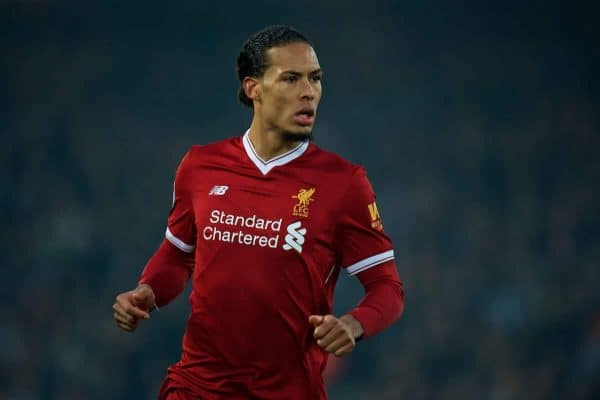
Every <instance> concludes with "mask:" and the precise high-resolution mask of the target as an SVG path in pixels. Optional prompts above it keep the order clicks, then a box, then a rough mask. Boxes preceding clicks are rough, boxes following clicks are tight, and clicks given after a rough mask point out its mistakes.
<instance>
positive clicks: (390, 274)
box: [309, 168, 404, 356]
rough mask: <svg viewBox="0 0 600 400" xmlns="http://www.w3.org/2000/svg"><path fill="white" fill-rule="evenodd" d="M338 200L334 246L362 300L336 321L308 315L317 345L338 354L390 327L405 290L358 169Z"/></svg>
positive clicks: (399, 311)
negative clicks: (354, 279) (360, 287)
mask: <svg viewBox="0 0 600 400" xmlns="http://www.w3.org/2000/svg"><path fill="white" fill-rule="evenodd" d="M342 198H343V199H344V201H343V203H342V204H341V207H340V209H339V220H338V226H337V229H336V242H335V243H336V248H337V250H338V252H339V259H338V262H339V264H338V265H341V266H342V267H343V269H344V270H345V271H346V272H347V273H348V274H349V275H351V276H357V277H358V279H359V280H360V282H361V284H362V285H363V287H364V289H365V296H364V298H363V299H362V301H361V302H360V303H359V305H358V306H357V307H356V308H354V309H353V310H351V311H350V312H349V313H347V314H344V315H342V316H341V317H339V318H338V317H335V316H333V315H313V316H310V317H309V322H310V323H311V324H312V325H313V326H314V327H315V330H314V336H315V339H316V340H317V344H318V345H319V346H320V347H321V348H323V349H324V350H325V351H327V352H329V353H333V354H335V355H338V356H339V355H343V354H346V353H348V352H350V351H352V349H353V348H354V346H355V345H356V340H360V339H361V338H363V337H370V336H373V335H375V334H377V333H379V332H381V331H382V330H383V329H385V328H387V327H388V326H390V325H391V324H392V323H393V322H394V321H396V320H397V319H398V318H399V317H400V315H401V314H402V311H403V310H404V290H403V285H402V282H401V280H400V277H399V275H398V271H397V269H396V264H395V263H394V250H393V247H392V243H391V240H390V238H389V237H388V236H387V235H386V234H385V232H384V231H383V224H382V221H381V216H380V215H379V211H378V209H377V204H376V203H375V192H374V191H373V188H372V186H371V183H370V182H369V180H368V179H367V176H366V171H365V170H364V169H363V168H357V169H356V170H355V171H354V174H353V176H352V179H351V181H350V184H349V185H348V187H347V189H346V192H345V194H344V196H343V197H342Z"/></svg>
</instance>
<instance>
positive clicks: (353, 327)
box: [340, 314, 365, 341]
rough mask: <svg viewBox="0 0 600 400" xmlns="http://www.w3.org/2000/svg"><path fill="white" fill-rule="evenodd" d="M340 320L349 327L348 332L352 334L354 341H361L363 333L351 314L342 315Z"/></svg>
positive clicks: (357, 321) (358, 322) (359, 324)
mask: <svg viewBox="0 0 600 400" xmlns="http://www.w3.org/2000/svg"><path fill="white" fill-rule="evenodd" d="M340 320H341V321H343V322H344V323H345V324H346V325H348V326H349V327H350V331H351V332H352V336H353V337H354V340H356V341H358V340H360V339H362V337H363V335H364V334H365V331H364V329H363V327H362V324H361V323H360V321H359V320H357V319H356V318H354V316H353V315H352V314H344V315H342V316H341V317H340Z"/></svg>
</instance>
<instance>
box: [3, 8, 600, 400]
mask: <svg viewBox="0 0 600 400" xmlns="http://www.w3.org/2000/svg"><path fill="white" fill-rule="evenodd" d="M521 3H525V2H520V1H505V2H498V3H497V4H496V5H495V6H489V5H486V6H484V5H482V4H481V3H479V2H473V4H468V3H466V2H458V3H455V4H453V5H449V4H448V3H447V2H444V1H428V2H410V3H409V4H402V3H401V2H392V1H381V2H370V3H369V4H368V6H367V5H365V4H362V3H361V4H360V5H356V6H354V5H351V4H349V3H348V2H346V1H339V0H326V1H321V2H315V3H304V2H303V3H298V2H295V3H294V4H287V3H286V2H282V1H264V2H239V1H235V2H234V1H232V2H211V4H210V5H206V4H205V2H200V1H189V2H183V3H177V4H175V3H169V2H160V3H159V2H150V3H148V2H144V3H142V2H115V1H105V2H75V1H51V0H45V1H44V0H37V1H34V0H29V1H26V0H21V1H18V0H13V1H0V33H1V35H0V46H1V54H2V56H1V57H0V71H1V73H2V77H3V79H2V81H3V84H2V87H1V89H0V104H1V108H0V110H2V114H1V115H2V117H1V118H0V132H1V136H2V146H1V150H0V166H1V168H0V183H1V184H0V207H1V208H0V221H1V223H2V229H1V230H0V231H1V234H2V240H1V243H2V251H1V252H0V265H1V269H0V271H1V272H0V273H1V275H0V299H1V303H0V399H11V400H30V399H31V400H46V399H47V400H50V399H65V400H70V399H91V400H94V399H150V398H155V395H156V391H157V389H158V387H159V385H160V383H161V380H162V378H163V377H164V374H165V370H166V367H167V365H168V364H170V363H172V362H174V361H176V360H177V359H178V357H179V352H180V341H181V336H182V333H183V329H184V326H185V321H186V314H187V298H186V296H181V297H179V298H178V299H177V301H176V302H175V303H173V304H172V305H171V306H169V307H167V308H165V309H164V310H161V311H160V313H158V314H156V315H154V316H153V318H152V320H151V321H149V322H148V323H145V324H144V326H142V328H141V329H139V331H138V332H136V333H135V334H133V335H129V334H125V333H122V332H121V331H119V330H118V329H117V328H116V327H115V325H114V323H113V321H112V310H111V306H112V303H113V300H114V297H115V295H116V293H118V292H120V291H123V290H127V289H129V288H132V287H133V286H134V285H135V283H136V279H137V276H138V274H139V273H140V271H141V268H142V266H143V265H144V264H145V262H146V260H147V258H148V257H149V256H150V255H151V254H152V252H153V251H154V249H155V248H156V246H157V245H158V244H159V243H160V241H161V240H162V237H163V232H164V225H165V220H166V215H167V212H168V210H169V207H170V202H171V185H172V177H173V173H174V171H175V168H176V166H177V163H178V161H179V159H180V157H181V156H182V155H183V153H184V152H185V151H186V150H187V148H188V147H189V146H190V145H191V144H194V143H206V142H209V141H214V140H218V139H220V138H223V137H227V136H232V135H239V134H241V133H242V132H243V131H244V130H245V129H246V128H247V126H248V125H249V122H250V115H251V114H250V112H249V111H248V110H246V109H244V108H242V107H241V105H239V104H238V103H237V101H236V96H235V94H236V90H237V87H238V82H237V81H236V78H235V72H234V65H235V60H236V56H237V53H238V50H239V48H240V46H241V44H242V42H243V41H244V40H245V39H246V38H247V36H249V35H250V34H251V33H253V32H255V31H256V30H258V29H260V28H262V27H263V26H265V25H270V24H273V23H286V24H290V25H292V26H294V27H296V28H298V29H299V30H301V31H302V32H304V33H305V34H306V35H307V36H308V37H310V38H311V39H312V40H313V41H314V42H315V44H316V49H317V52H318V55H319V58H320V61H321V64H322V66H323V67H324V69H325V78H324V98H323V101H322V103H321V107H320V112H319V118H318V120H317V127H316V130H315V133H316V136H317V142H318V144H320V145H321V146H322V147H324V148H327V149H330V150H334V151H337V152H338V153H340V154H342V155H343V156H345V157H347V158H349V159H351V160H352V161H354V162H357V163H360V164H363V165H365V166H366V167H367V169H368V171H369V176H370V178H371V180H372V183H373V186H374V187H375V190H376V191H377V193H378V204H379V207H380V210H381V212H382V214H383V218H384V224H385V226H386V230H387V231H388V233H389V234H390V235H391V236H392V238H393V240H394V242H395V247H396V255H397V262H398V267H399V269H400V272H401V275H402V277H403V279H404V281H405V288H406V296H407V297H406V311H405V314H404V317H403V318H402V320H401V321H400V322H399V323H397V324H396V325H395V326H394V327H393V328H391V329H389V330H388V331H387V332H385V333H384V334H382V335H380V336H379V337H377V338H374V339H372V340H369V341H368V342H364V343H361V344H360V346H359V347H358V348H357V349H356V351H355V353H354V354H352V355H351V356H350V357H347V358H345V359H343V360H341V361H339V362H336V363H335V364H334V365H333V368H332V369H331V370H330V371H329V372H330V374H329V375H328V384H329V393H330V398H331V399H348V400H354V399H411V400H412V399H416V400H419V399H491V400H502V399H514V400H520V399H592V398H594V396H600V289H599V287H600V285H599V284H600V279H599V278H600V265H599V260H600V212H599V210H600V207H599V203H600V201H599V199H598V194H599V192H600V186H599V178H600V162H599V157H598V149H599V144H600V135H599V132H598V128H599V126H600V123H599V122H600V121H599V118H600V117H599V115H600V113H599V107H598V106H599V101H598V100H599V98H598V97H599V96H598V93H599V91H598V89H599V88H598V85H597V80H596V76H597V74H598V70H599V69H598V68H599V66H600V63H599V62H598V61H599V60H598V47H597V43H595V44H594V42H593V40H594V39H593V36H594V29H593V28H594V27H596V26H597V21H596V20H595V17H594V15H597V14H596V11H597V10H594V9H592V8H586V7H583V6H578V5H577V4H576V2H569V3H565V4H563V5H562V6H558V5H555V3H554V2H550V3H548V2H539V1H535V2H526V3H527V5H526V6H525V5H523V4H521ZM360 297H361V289H360V285H358V283H357V282H356V281H354V280H353V279H350V278H348V277H345V276H342V277H341V279H340V282H339V286H338V292H337V295H336V310H337V311H338V312H343V311H344V310H346V309H347V308H349V307H351V306H353V305H354V304H355V302H356V301H357V300H358V299H360ZM247 334H252V333H251V332H248V333H247ZM595 398H600V397H595Z"/></svg>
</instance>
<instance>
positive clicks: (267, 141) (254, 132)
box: [248, 120, 300, 161]
mask: <svg viewBox="0 0 600 400" xmlns="http://www.w3.org/2000/svg"><path fill="white" fill-rule="evenodd" d="M248 139H250V143H252V146H253V147H254V151H256V154H257V155H258V156H259V157H260V158H261V159H262V160H263V161H269V160H270V159H272V158H275V157H277V156H279V155H281V154H284V153H287V152H288V151H290V150H292V149H294V148H295V147H297V146H298V144H300V141H299V140H288V139H286V138H285V137H284V135H282V133H281V132H279V131H277V130H274V129H265V128H264V127H261V126H260V124H259V123H257V121H256V120H253V121H252V125H250V130H249V132H248Z"/></svg>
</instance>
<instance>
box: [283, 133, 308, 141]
mask: <svg viewBox="0 0 600 400" xmlns="http://www.w3.org/2000/svg"><path fill="white" fill-rule="evenodd" d="M281 138H282V139H283V140H284V141H286V142H311V141H312V140H314V136H313V133H312V130H311V131H309V132H302V133H298V132H289V131H283V132H282V133H281Z"/></svg>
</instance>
